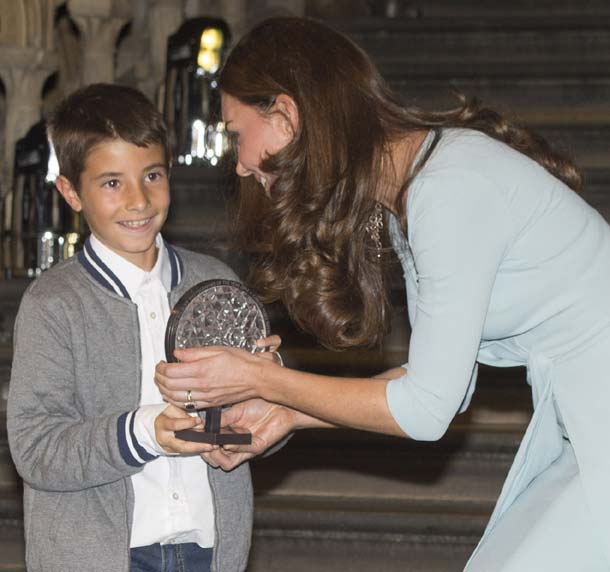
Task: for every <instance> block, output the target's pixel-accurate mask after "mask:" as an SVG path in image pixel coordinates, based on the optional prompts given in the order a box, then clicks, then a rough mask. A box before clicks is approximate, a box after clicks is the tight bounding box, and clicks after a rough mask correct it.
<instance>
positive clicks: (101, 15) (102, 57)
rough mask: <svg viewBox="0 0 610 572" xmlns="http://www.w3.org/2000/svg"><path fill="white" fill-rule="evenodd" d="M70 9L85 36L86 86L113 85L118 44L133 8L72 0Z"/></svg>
mask: <svg viewBox="0 0 610 572" xmlns="http://www.w3.org/2000/svg"><path fill="white" fill-rule="evenodd" d="M67 6H68V10H69V12H70V16H71V17H72V19H73V20H74V22H75V23H76V25H77V26H78V29H79V31H80V34H81V45H82V54H83V57H82V62H81V63H82V69H81V81H82V84H83V85H88V84H90V83H97V82H106V83H112V82H113V81H114V55H115V51H116V41H117V38H118V36H119V32H120V31H121V29H122V28H123V26H124V25H125V24H126V23H127V22H128V21H129V18H130V16H131V7H130V6H129V5H127V4H125V3H121V2H118V3H116V4H115V3H114V2H113V1H112V0H68V4H67Z"/></svg>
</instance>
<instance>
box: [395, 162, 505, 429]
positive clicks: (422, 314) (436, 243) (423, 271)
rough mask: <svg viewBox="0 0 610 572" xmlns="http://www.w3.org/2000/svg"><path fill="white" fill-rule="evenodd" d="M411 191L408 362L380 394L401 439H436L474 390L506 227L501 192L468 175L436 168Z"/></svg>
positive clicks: (453, 169) (464, 171)
mask: <svg viewBox="0 0 610 572" xmlns="http://www.w3.org/2000/svg"><path fill="white" fill-rule="evenodd" d="M413 192H414V193H415V195H414V196H413V197H412V198H411V199H410V200H409V209H410V211H409V212H408V216H409V219H408V220H409V237H410V241H409V242H410V245H411V250H412V252H413V257H414V258H413V259H414V264H415V270H416V274H417V293H418V295H417V302H416V308H415V317H414V320H413V324H412V334H411V341H410V347H409V363H408V369H407V373H406V374H405V375H404V376H402V377H400V378H397V379H395V380H393V381H391V382H389V383H388V386H387V392H386V393H387V401H388V406H389V409H390V412H391V414H392V415H393V417H394V418H395V420H396V422H397V423H398V424H399V426H400V427H401V429H403V431H404V432H405V433H406V434H407V435H409V436H410V437H411V438H413V439H418V440H437V439H439V438H440V437H442V435H443V434H444V433H445V431H446V430H447V427H448V426H449V423H450V422H451V420H452V419H453V417H454V416H455V414H456V413H457V412H458V410H460V409H461V408H463V404H464V403H467V402H468V401H469V399H470V395H471V394H472V391H473V389H474V381H475V379H476V357H477V353H478V350H479V345H480V341H481V337H482V332H483V325H484V323H485V319H486V316H487V312H488V307H489V303H490V298H491V293H492V288H493V285H494V281H495V278H496V274H497V272H498V269H499V267H500V264H501V262H502V259H503V257H504V255H505V253H506V250H507V249H508V246H509V244H510V237H511V225H510V219H509V216H508V212H507V206H506V204H505V202H504V200H503V198H502V195H501V193H499V192H498V190H497V189H495V188H494V187H493V185H492V184H491V183H490V182H489V181H488V180H486V179H485V178H484V177H482V176H480V175H478V174H477V173H476V172H473V171H469V170H465V169H459V168H443V169H437V170H435V171H434V172H433V173H431V174H429V175H428V176H426V178H425V180H424V181H423V182H422V183H421V184H420V185H418V186H417V188H414V189H413Z"/></svg>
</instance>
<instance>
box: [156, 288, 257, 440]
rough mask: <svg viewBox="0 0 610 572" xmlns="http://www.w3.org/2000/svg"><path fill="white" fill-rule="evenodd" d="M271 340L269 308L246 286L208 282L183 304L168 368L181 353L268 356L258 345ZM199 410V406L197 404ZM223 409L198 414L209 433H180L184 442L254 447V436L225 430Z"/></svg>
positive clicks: (169, 343) (169, 341)
mask: <svg viewBox="0 0 610 572" xmlns="http://www.w3.org/2000/svg"><path fill="white" fill-rule="evenodd" d="M268 335H269V318H268V317H267V313H266V312H265V308H264V307H263V306H262V305H261V303H260V302H259V301H258V300H257V299H256V298H255V296H254V294H253V293H252V292H251V291H250V290H249V289H248V288H246V287H245V286H244V285H242V284H240V283H239V282H235V281H233V280H206V281H204V282H200V283H199V284H196V285H195V286H193V287H192V288H191V289H190V290H188V291H187V292H186V293H185V294H184V295H183V296H182V298H180V300H179V301H178V303H177V304H176V306H175V307H174V309H173V310H172V313H171V315H170V318H169V321H168V323H167V329H166V331H165V353H166V356H167V361H168V362H175V361H177V360H176V358H175V357H174V350H175V349H176V348H179V349H183V348H199V347H205V346H230V347H235V348H241V349H244V350H246V351H249V352H252V353H254V352H257V351H263V350H262V349H261V348H258V347H256V341H257V340H258V339H260V338H264V337H266V336H268ZM187 404H188V402H187ZM193 406H194V407H193V408H196V402H193ZM221 412H222V407H207V408H205V409H201V410H198V415H199V417H200V418H201V420H202V421H203V422H204V428H203V429H187V430H184V431H177V432H176V437H178V438H179V439H182V440H184V441H197V442H200V443H212V444H217V445H228V444H234V445H244V444H245V445H248V444H250V443H251V442H252V435H251V434H250V433H237V432H235V431H232V430H228V429H223V430H221V428H220V417H221Z"/></svg>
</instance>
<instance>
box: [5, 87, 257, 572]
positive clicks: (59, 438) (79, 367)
mask: <svg viewBox="0 0 610 572" xmlns="http://www.w3.org/2000/svg"><path fill="white" fill-rule="evenodd" d="M49 134H50V137H51V140H52V142H53V145H54V147H55V151H56V153H57V157H58V161H59V165H60V172H61V175H60V176H59V177H58V179H57V181H56V186H57V188H58V190H59V192H60V193H61V194H62V195H63V197H64V198H65V199H66V201H67V202H68V203H69V204H70V206H71V207H72V208H73V209H74V210H75V211H79V212H82V213H83V215H84V217H85V219H86V220H87V223H88V225H89V227H90V229H91V236H90V238H89V239H88V240H87V242H86V244H85V247H84V249H83V251H82V252H81V253H79V254H78V256H77V257H73V258H72V259H69V260H67V261H65V262H64V263H62V264H60V265H58V266H56V267H54V268H52V269H50V270H48V271H46V272H45V273H44V274H43V275H42V276H41V277H40V278H39V279H38V280H36V281H35V282H34V283H33V284H32V285H31V286H30V287H29V288H28V290H27V291H26V293H25V295H24V297H23V300H22V303H21V307H20V310H19V314H18V317H17V320H16V325H15V351H14V359H13V366H12V374H11V382H10V389H9V404H8V432H9V444H10V448H11V452H12V455H13V459H14V462H15V465H16V467H17V470H18V471H19V473H20V475H21V476H22V478H23V481H24V520H25V534H26V562H27V569H28V570H29V572H38V571H44V572H50V571H53V572H82V571H83V570H88V571H100V572H102V571H103V572H110V571H112V572H122V571H125V572H127V571H128V570H131V571H132V572H140V571H141V572H144V571H151V572H153V571H155V572H156V571H163V572H172V571H177V572H178V571H179V572H191V570H192V571H194V570H197V572H205V571H206V570H212V571H215V572H230V571H241V570H243V569H245V566H246V562H247V556H248V550H249V545H250V535H251V526H252V487H251V482H250V473H249V468H248V466H247V464H244V465H242V466H240V467H239V468H237V469H236V470H235V471H232V472H231V473H224V472H222V471H220V470H214V469H211V468H208V466H207V465H206V464H205V463H204V461H203V460H202V459H201V457H200V455H199V454H197V453H203V452H208V451H209V450H210V446H209V445H204V444H196V443H187V442H184V441H180V440H178V439H176V438H175V437H174V435H173V432H174V431H175V430H177V429H185V428H190V427H193V426H194V425H195V424H196V423H197V420H196V418H193V417H191V416H189V415H188V414H187V413H185V412H184V411H182V410H180V409H178V408H176V407H174V406H171V405H167V404H166V403H164V402H163V400H162V398H161V396H160V393H159V392H158V390H157V388H156V386H155V384H154V381H153V378H154V367H155V364H156V363H158V362H159V361H161V360H163V359H165V355H164V331H165V325H166V323H167V319H168V317H169V313H170V305H173V304H174V303H175V302H176V301H177V300H178V299H179V297H180V296H181V295H182V294H183V293H184V292H186V291H187V290H188V289H189V288H190V287H191V286H193V285H194V284H196V283H197V282H200V281H202V280H207V279H212V278H229V279H235V275H234V274H233V273H232V272H231V270H230V269H229V268H228V267H226V266H225V265H224V264H222V263H221V262H219V261H218V260H216V259H213V258H211V257H209V256H203V255H199V254H195V253H192V252H189V251H185V250H182V249H178V248H173V247H172V246H170V245H169V244H167V243H165V242H164V241H163V239H162V238H161V235H160V234H159V231H160V229H161V227H162V225H163V223H164V221H165V218H166V216H167V211H168V207H169V202H170V198H169V182H168V176H169V150H168V141H167V134H166V130H165V127H164V125H163V121H162V118H161V116H160V114H159V113H158V112H157V110H156V109H155V107H154V106H153V105H152V104H151V103H150V102H149V101H148V100H147V99H146V98H145V97H144V96H143V95H142V94H141V93H140V92H138V91H136V90H133V89H130V88H126V87H120V86H116V85H106V84H96V85H91V86H88V87H86V88H83V89H81V90H79V91H77V92H76V93H74V94H72V95H71V96H69V97H68V98H67V99H66V100H64V101H63V102H62V103H61V104H60V105H59V106H58V108H57V110H56V111H55V113H54V115H53V117H52V118H51V119H50V122H49ZM176 453H177V454H179V455H180V456H177V455H176Z"/></svg>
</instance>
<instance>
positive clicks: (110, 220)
mask: <svg viewBox="0 0 610 572" xmlns="http://www.w3.org/2000/svg"><path fill="white" fill-rule="evenodd" d="M56 185H57V188H58V189H59V191H60V193H61V194H62V195H63V196H64V198H65V199H66V201H68V203H69V204H70V206H71V207H72V208H73V209H74V210H75V211H77V212H80V211H82V212H83V215H84V217H85V219H86V221H87V223H88V225H89V228H91V232H92V233H93V234H95V236H96V237H97V238H99V239H100V240H101V241H102V242H103V243H104V244H105V245H106V246H107V247H108V248H110V249H111V250H113V251H114V252H116V253H117V254H119V255H120V256H122V257H123V258H125V259H126V260H128V261H129V262H131V263H132V264H135V265H136V266H138V267H140V268H142V269H143V270H146V271H148V270H151V269H152V267H153V266H154V264H155V261H156V259H157V251H156V247H155V237H156V236H157V233H158V232H159V230H161V227H162V226H163V223H164V222H165V219H166V217H167V211H168V208H169V202H170V197H169V179H168V172H167V168H166V167H165V154H164V151H163V147H162V146H161V145H151V146H149V147H138V146H136V145H133V144H132V143H128V142H127V141H124V140H122V139H110V140H107V141H103V142H102V143H100V144H99V145H96V146H95V147H94V148H93V149H92V150H91V152H90V153H89V155H88V156H87V160H86V163H85V170H84V171H83V172H82V174H81V178H80V191H79V192H78V193H77V192H76V190H75V189H74V187H73V186H72V184H71V183H70V181H68V179H66V178H65V177H62V176H60V177H58V178H57V181H56Z"/></svg>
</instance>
